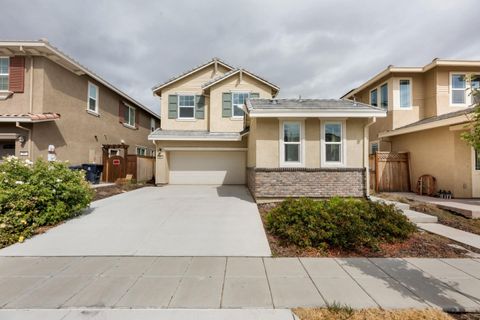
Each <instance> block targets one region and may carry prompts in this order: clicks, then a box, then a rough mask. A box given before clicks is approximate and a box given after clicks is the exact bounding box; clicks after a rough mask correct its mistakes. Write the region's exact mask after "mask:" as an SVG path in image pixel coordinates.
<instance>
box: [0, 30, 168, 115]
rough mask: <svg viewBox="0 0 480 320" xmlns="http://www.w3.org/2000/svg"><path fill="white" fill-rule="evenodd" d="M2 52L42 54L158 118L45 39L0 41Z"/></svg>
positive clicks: (7, 53) (0, 51)
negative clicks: (89, 78)
mask: <svg viewBox="0 0 480 320" xmlns="http://www.w3.org/2000/svg"><path fill="white" fill-rule="evenodd" d="M2 54H6V55H27V56H28V55H31V56H43V57H45V58H47V59H49V60H51V61H53V62H55V63H57V64H58V65H60V66H62V67H63V68H65V69H67V70H70V71H71V72H73V73H75V74H76V75H78V76H82V75H88V76H89V77H91V78H92V79H94V80H96V81H97V82H99V83H101V84H102V85H104V86H105V87H107V88H108V89H110V90H112V91H113V92H115V93H117V94H118V95H119V96H121V97H122V98H124V99H125V100H127V101H128V102H130V103H131V104H134V105H135V106H137V107H139V108H140V109H143V110H145V111H146V112H148V113H149V114H150V115H152V116H154V117H155V118H157V119H160V116H159V115H158V114H156V113H155V112H153V111H152V110H151V109H150V108H148V107H147V106H145V105H143V104H142V103H140V102H138V101H137V100H135V99H134V98H132V97H130V96H129V95H128V94H126V93H125V92H123V91H121V90H120V89H118V88H117V87H115V86H114V85H112V84H111V83H109V82H107V81H106V80H105V79H103V78H101V77H100V76H99V75H97V74H95V73H94V72H93V71H91V70H89V69H88V68H86V67H85V66H83V65H81V64H80V63H79V62H78V61H76V60H74V59H73V58H71V57H70V56H68V55H67V54H65V53H63V52H62V51H60V50H59V49H58V48H56V47H54V46H52V45H51V44H50V43H49V42H48V41H47V40H43V39H41V40H37V41H0V55H2Z"/></svg>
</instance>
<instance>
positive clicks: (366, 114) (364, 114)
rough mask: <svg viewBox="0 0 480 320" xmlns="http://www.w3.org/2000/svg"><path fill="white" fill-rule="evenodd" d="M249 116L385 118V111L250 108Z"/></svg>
mask: <svg viewBox="0 0 480 320" xmlns="http://www.w3.org/2000/svg"><path fill="white" fill-rule="evenodd" d="M249 116H250V117H252V118H271V117H278V118H281V117H291V118H371V117H377V118H385V117H386V116H387V113H386V112H383V111H356V112H349V111H343V112H342V111H321V112H319V111H299V110H272V111H255V110H250V113H249Z"/></svg>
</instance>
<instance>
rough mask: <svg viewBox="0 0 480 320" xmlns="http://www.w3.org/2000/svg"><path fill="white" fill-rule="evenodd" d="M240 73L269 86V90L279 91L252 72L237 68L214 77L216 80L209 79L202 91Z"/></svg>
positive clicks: (276, 87) (275, 86)
mask: <svg viewBox="0 0 480 320" xmlns="http://www.w3.org/2000/svg"><path fill="white" fill-rule="evenodd" d="M240 73H242V74H246V75H248V76H250V77H252V78H254V79H256V80H258V81H260V82H262V83H264V84H266V85H267V86H269V87H270V88H272V89H274V90H275V91H276V92H278V91H279V90H280V88H279V87H278V86H277V85H274V84H273V83H271V82H269V81H267V80H265V79H263V78H261V77H259V76H257V75H256V74H254V73H252V72H250V71H248V70H245V69H242V68H237V69H234V70H231V71H229V72H227V73H225V74H223V75H221V76H218V77H216V78H213V79H211V80H210V81H207V82H205V83H204V84H203V85H202V89H207V88H209V87H211V86H213V85H215V84H217V83H219V82H221V81H223V80H225V79H228V78H230V77H232V76H234V75H237V74H240Z"/></svg>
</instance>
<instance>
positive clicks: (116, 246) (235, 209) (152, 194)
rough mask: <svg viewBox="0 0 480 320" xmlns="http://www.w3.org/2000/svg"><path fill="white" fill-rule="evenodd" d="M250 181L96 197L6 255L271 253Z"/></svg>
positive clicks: (224, 254)
mask: <svg viewBox="0 0 480 320" xmlns="http://www.w3.org/2000/svg"><path fill="white" fill-rule="evenodd" d="M270 255H271V253H270V248H269V246H268V242H267V239H266V235H265V231H264V229H263V226H262V222H261V219H260V216H259V213H258V210H257V206H256V204H255V202H254V201H253V199H252V197H251V196H250V194H249V192H248V190H247V189H246V188H245V187H244V186H173V185H172V186H164V187H146V188H142V189H138V190H135V191H131V192H128V193H124V194H121V195H118V196H114V197H110V198H107V199H103V200H99V201H96V202H93V203H92V205H91V208H90V210H89V213H88V214H85V215H83V216H81V217H78V218H75V219H72V220H70V221H68V222H66V223H65V224H62V225H60V226H58V227H55V228H53V229H51V230H49V231H48V232H46V233H45V234H42V235H38V236H35V237H33V238H32V239H29V240H27V241H25V242H24V243H19V244H15V245H12V246H10V247H7V248H4V249H2V250H0V256H270Z"/></svg>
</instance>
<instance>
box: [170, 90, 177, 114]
mask: <svg viewBox="0 0 480 320" xmlns="http://www.w3.org/2000/svg"><path fill="white" fill-rule="evenodd" d="M177 110H178V96H177V95H176V94H171V95H169V96H168V119H177Z"/></svg>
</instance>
